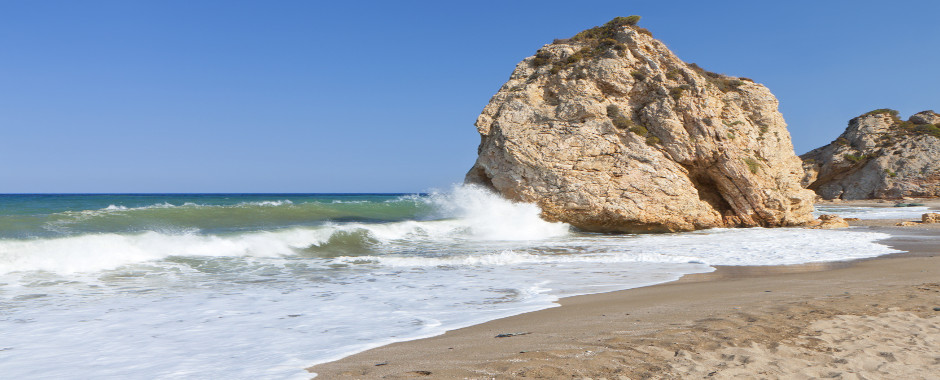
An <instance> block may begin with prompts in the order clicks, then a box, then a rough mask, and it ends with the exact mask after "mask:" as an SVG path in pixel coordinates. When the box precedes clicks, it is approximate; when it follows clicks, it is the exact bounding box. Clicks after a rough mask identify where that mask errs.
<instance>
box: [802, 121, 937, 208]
mask: <svg viewBox="0 0 940 380" xmlns="http://www.w3.org/2000/svg"><path fill="white" fill-rule="evenodd" d="M800 157H801V158H802V159H803V162H804V164H803V168H804V170H805V171H806V175H805V177H804V178H803V185H804V186H806V187H808V188H809V189H812V190H815V191H816V192H817V193H818V194H819V195H820V196H821V197H823V198H825V199H846V200H849V199H872V198H883V199H897V198H901V197H938V196H940V115H938V114H937V113H935V112H933V111H923V112H919V113H917V114H915V115H913V116H911V117H910V119H908V120H907V121H902V120H901V119H900V118H899V117H898V112H897V111H895V110H891V109H880V110H874V111H871V112H869V113H866V114H864V115H862V116H859V117H856V118H854V119H852V120H851V121H849V126H848V128H846V130H845V132H843V133H842V135H840V136H839V138H837V139H836V140H835V141H833V142H832V143H830V144H829V145H826V146H823V147H820V148H817V149H814V150H812V151H810V152H809V153H806V154H804V155H802V156H800Z"/></svg>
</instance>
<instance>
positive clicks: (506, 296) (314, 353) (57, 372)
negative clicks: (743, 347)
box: [0, 187, 893, 379]
mask: <svg viewBox="0 0 940 380" xmlns="http://www.w3.org/2000/svg"><path fill="white" fill-rule="evenodd" d="M422 201H423V200H422ZM430 202H431V203H432V204H434V205H435V206H436V207H437V208H438V209H439V210H440V215H439V216H440V217H441V219H439V220H432V221H403V222H395V223H331V224H325V225H321V226H307V227H293V228H287V229H281V230H274V231H252V232H239V233H228V234H196V233H192V232H179V233H172V232H155V231H150V232H144V233H133V234H131V233H126V234H117V233H105V234H86V235H77V236H67V237H60V238H54V239H29V240H27V239H20V240H12V239H5V240H0V308H2V309H0V310H2V313H0V331H2V332H3V334H2V335H3V339H2V340H0V359H2V360H0V373H2V374H4V375H3V377H10V378H67V377H68V378H70V377H80V378H128V377H131V378H156V379H175V378H305V377H309V374H308V373H306V372H305V371H304V370H303V368H305V367H308V366H310V365H312V364H315V363H320V362H325V361H329V360H333V359H337V358H339V357H342V356H345V355H349V354H351V353H354V352H358V351H362V350H365V349H368V348H371V347H375V346H378V345H382V344H387V343H390V342H394V341H401V340H407V339H415V338H420V337H426V336H431V335H436V334H440V333H442V332H444V331H446V330H448V329H453V328H459V327H462V326H467V325H470V324H475V323H479V322H483V321H486V320H491V319H495V318H500V317H504V316H508V315H513V314H518V313H522V312H527V311H532V310H538V309H544V308H547V307H552V306H553V305H554V304H553V302H554V301H555V300H557V298H558V297H562V296H569V295H576V294H585V293H596V292H604V291H611V290H617V289H626V288H631V287H637V286H644V285H650V284H656V283H662V282H666V281H671V280H675V279H677V278H679V277H680V276H682V275H684V274H687V273H700V272H707V271H710V270H712V268H711V267H710V265H778V264H795V263H804V262H817V261H835V260H847V259H853V258H861V257H872V256H877V255H882V254H886V253H890V252H893V250H891V249H889V248H887V247H885V246H883V245H880V244H877V243H876V241H877V240H879V239H883V238H886V237H887V235H884V234H879V233H870V232H865V231H852V230H842V231H831V230H806V229H760V228H754V229H733V230H722V229H717V230H708V231H699V232H694V233H681V234H662V235H619V236H611V235H594V234H578V233H573V232H571V231H569V228H568V226H567V225H564V224H555V223H547V222H544V221H542V220H541V219H539V218H538V209H537V208H534V207H532V206H530V205H524V204H517V203H512V202H507V201H504V200H502V199H500V198H497V197H494V196H492V195H491V194H488V193H487V192H485V191H484V190H482V189H479V188H472V187H471V188H460V189H457V190H455V191H453V192H451V193H448V194H437V195H433V196H432V197H431V200H430ZM339 237H343V238H344V239H345V238H351V239H357V238H361V239H362V240H361V243H362V244H363V246H364V247H366V248H363V249H367V251H363V252H359V253H361V254H360V255H358V256H356V255H346V256H341V257H331V256H330V255H323V256H317V255H318V254H319V253H318V252H319V251H317V250H316V249H314V248H320V249H326V248H330V247H331V246H330V244H345V243H343V242H344V241H345V240H344V239H338V238H339ZM331 238H337V239H331ZM334 240H340V242H339V243H337V242H336V241H334ZM352 246H353V247H356V245H355V244H353V245H352ZM343 247H345V248H348V247H346V246H341V248H343ZM310 251H314V253H313V254H311V253H310ZM311 255H312V256H311ZM88 347H94V348H95V349H94V350H89V349H88ZM49 363H57V364H58V365H55V366H50V365H48V364H49Z"/></svg>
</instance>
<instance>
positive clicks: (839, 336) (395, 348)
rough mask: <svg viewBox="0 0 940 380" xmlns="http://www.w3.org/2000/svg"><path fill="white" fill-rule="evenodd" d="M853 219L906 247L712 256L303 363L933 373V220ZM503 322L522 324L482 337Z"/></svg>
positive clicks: (624, 372)
mask: <svg viewBox="0 0 940 380" xmlns="http://www.w3.org/2000/svg"><path fill="white" fill-rule="evenodd" d="M859 203H861V202H859ZM889 205H890V204H889ZM938 205H940V202H936V203H932V204H931V206H938ZM853 224H854V225H861V224H864V225H865V226H864V227H863V228H864V229H865V230H876V231H882V232H889V233H891V234H892V235H893V237H892V238H891V239H889V240H887V241H885V243H886V244H888V245H890V246H892V247H895V248H897V249H900V250H904V251H908V252H909V253H902V254H895V255H890V256H886V257H881V258H874V259H867V260H860V261H854V262H841V263H827V264H806V265H796V266H782V267H719V268H718V270H717V271H715V272H713V273H707V274H697V275H690V276H686V277H683V278H682V279H681V280H679V281H676V282H672V283H667V284H661V285H655V286H650V287H645V288H638V289H630V290H625V291H619V292H612V293H604V294H595V295H587V296H578V297H570V298H565V299H563V300H561V302H560V303H561V305H562V306H561V307H557V308H553V309H547V310H542V311H538V312H533V313H527V314H522V315H518V316H514V317H509V318H504V319H499V320H495V321H491V322H487V323H484V324H481V325H477V326H471V327H468V328H464V329H459V330H454V331H450V332H447V333H446V334H444V335H440V336H437V337H433V338H428V339H421V340H416V341H411V342H402V343H396V344H392V345H388V346H384V347H380V348H376V349H373V350H369V351H366V352H363V353H360V354H357V355H353V356H350V357H347V358H344V359H342V360H339V361H336V362H332V363H326V364H322V365H318V366H315V367H313V368H310V371H311V372H315V373H317V374H318V375H319V376H318V378H322V379H334V378H364V379H365V378H389V379H398V378H442V379H452V378H455V379H461V378H470V379H489V378H592V379H679V378H682V379H685V378H709V379H727V378H746V379H751V378H770V379H776V378H785V379H809V378H838V379H888V378H890V379H940V228H938V225H920V226H917V227H894V221H881V222H861V223H859V222H853ZM512 333H523V334H520V335H515V336H511V337H505V338H497V337H496V336H497V335H500V334H512Z"/></svg>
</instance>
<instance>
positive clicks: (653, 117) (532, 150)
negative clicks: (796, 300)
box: [466, 18, 814, 232]
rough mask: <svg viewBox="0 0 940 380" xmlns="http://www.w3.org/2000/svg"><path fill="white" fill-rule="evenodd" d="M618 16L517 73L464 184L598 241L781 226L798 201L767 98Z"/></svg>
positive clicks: (807, 215)
mask: <svg viewBox="0 0 940 380" xmlns="http://www.w3.org/2000/svg"><path fill="white" fill-rule="evenodd" d="M637 19H638V18H633V19H631V20H633V22H634V23H629V22H626V21H624V20H626V18H617V19H614V20H613V21H611V22H610V23H607V24H605V25H604V26H601V27H597V28H592V29H589V30H586V31H584V32H581V33H579V34H578V35H576V36H575V37H572V38H570V39H565V40H556V41H555V43H552V44H549V45H545V46H543V47H542V48H541V49H539V50H538V51H537V52H536V54H535V55H534V56H532V57H529V58H526V59H525V60H523V61H522V62H520V63H519V64H518V65H517V66H516V68H515V70H514V71H513V73H512V75H511V76H510V78H509V81H507V82H506V84H504V85H503V86H502V87H501V88H500V90H499V92H497V93H496V95H494V96H493V98H492V99H491V100H490V102H489V104H487V106H486V107H485V108H484V109H483V112H482V113H481V114H480V116H479V118H478V119H477V122H476V126H477V131H478V132H479V133H480V135H481V136H483V139H482V142H481V145H480V149H479V157H478V158H477V161H476V163H475V164H474V166H473V169H471V170H470V172H469V173H467V178H466V181H467V182H470V183H479V184H482V185H484V186H489V187H491V188H493V189H495V190H496V191H497V192H498V193H500V194H502V195H503V196H504V197H506V198H509V199H512V200H516V201H523V202H532V203H536V204H538V205H539V206H540V207H541V208H542V212H543V217H544V218H545V219H548V220H553V221H563V222H567V223H570V224H572V225H573V226H575V227H577V228H580V229H583V230H587V231H599V232H667V231H687V230H694V229H700V228H711V227H732V226H756V225H762V226H792V225H801V224H804V223H807V222H809V221H810V220H811V213H812V209H813V208H812V207H813V206H812V201H813V198H814V195H813V194H812V192H811V191H808V190H805V189H803V188H801V187H800V183H799V181H800V173H801V171H800V166H799V165H800V161H799V159H798V158H797V157H796V155H795V154H794V153H793V146H792V145H791V143H790V135H789V133H788V132H787V130H786V123H785V122H784V120H783V116H781V115H780V113H779V112H778V111H777V101H776V99H775V98H774V96H773V95H772V94H771V93H770V91H768V90H767V89H766V88H765V87H763V86H761V85H759V84H756V83H754V82H753V81H750V80H746V79H742V78H735V77H730V76H726V75H722V74H716V73H713V72H709V71H707V70H704V69H702V68H701V67H699V66H697V65H694V64H687V63H685V62H683V61H682V60H680V59H679V58H677V57H676V56H675V55H674V54H673V53H672V52H671V51H669V49H668V48H666V46H665V45H664V44H663V43H661V42H659V41H657V40H655V39H654V38H653V37H652V35H651V34H650V32H649V31H646V30H645V29H642V28H639V27H637V26H636V25H635V21H636V20H637Z"/></svg>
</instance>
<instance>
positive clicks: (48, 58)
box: [0, 0, 940, 193]
mask: <svg viewBox="0 0 940 380" xmlns="http://www.w3.org/2000/svg"><path fill="white" fill-rule="evenodd" d="M632 14H638V15H641V16H643V19H642V21H641V22H640V24H641V26H644V27H647V28H649V29H650V30H651V31H652V32H653V34H654V35H655V36H656V37H657V38H659V39H661V40H662V41H663V42H665V43H666V44H667V45H668V46H669V47H670V48H671V49H672V50H673V51H674V52H675V53H676V54H678V55H679V57H680V58H682V59H683V60H685V61H686V62H697V63H699V64H700V65H701V66H703V67H705V68H706V69H709V70H711V71H716V72H721V73H726V74H730V75H737V76H746V77H750V78H753V79H754V80H756V81H757V82H759V83H763V84H765V85H766V86H767V87H769V88H770V90H771V91H772V92H773V93H774V94H775V95H776V96H777V98H778V99H779V100H780V110H781V112H783V115H784V117H785V118H786V120H787V122H788V123H789V125H790V132H791V135H792V137H793V141H794V145H795V148H796V152H797V153H804V152H806V151H808V150H810V149H812V148H814V147H817V146H820V145H823V144H826V143H828V142H830V141H832V140H833V139H835V138H836V137H837V136H838V135H839V133H841V132H842V130H843V129H844V128H845V125H846V122H847V121H848V119H850V118H852V117H854V116H857V115H858V114H861V113H863V112H866V111H869V110H871V109H875V108H883V107H888V108H895V109H898V110H900V111H901V113H902V115H903V116H905V117H906V116H908V115H910V114H912V113H914V112H917V111H921V110H924V109H937V110H940V69H938V68H940V22H938V18H937V17H938V15H940V2H937V1H893V2H889V1H774V2H769V1H753V0H751V1H714V2H713V1H707V2H706V1H656V2H654V1H624V0H620V1H581V2H572V1H505V0H503V1H472V2H471V1H468V2H450V1H421V2H418V1H376V2H357V1H347V2H340V1H221V0H219V1H193V0H186V1H155V0H154V1H126V0H120V1H92V0H89V1H46V0H44V1H25V0H24V1H11V0H0V193H10V192H414V191H424V190H427V189H430V188H447V187H448V186H449V185H450V184H451V183H456V182H459V181H461V180H462V178H463V175H464V173H465V172H466V170H467V169H469V168H470V166H471V165H472V163H473V161H474V159H475V158H476V147H477V144H478V142H479V137H478V135H477V133H476V130H475V128H474V127H473V122H474V120H475V119H476V116H477V115H478V114H479V112H480V111H481V110H482V108H483V106H484V105H485V104H486V103H487V101H488V100H489V98H490V97H491V96H492V95H493V94H494V93H495V92H496V90H497V89H498V88H499V87H500V86H501V85H502V84H503V82H504V81H505V80H506V79H507V78H508V77H509V74H510V73H511V72H512V70H513V67H514V66H515V64H516V63H517V62H518V61H520V60H521V59H523V58H524V57H526V56H528V55H531V54H533V53H534V52H535V51H536V50H537V49H538V48H539V47H541V46H542V45H543V44H546V43H549V42H551V41H552V39H554V38H564V37H570V36H571V35H573V34H575V33H576V32H578V31H580V30H583V29H586V28H589V27H592V26H595V25H599V24H602V23H604V22H606V21H607V20H609V19H611V18H613V17H615V16H627V15H632Z"/></svg>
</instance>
